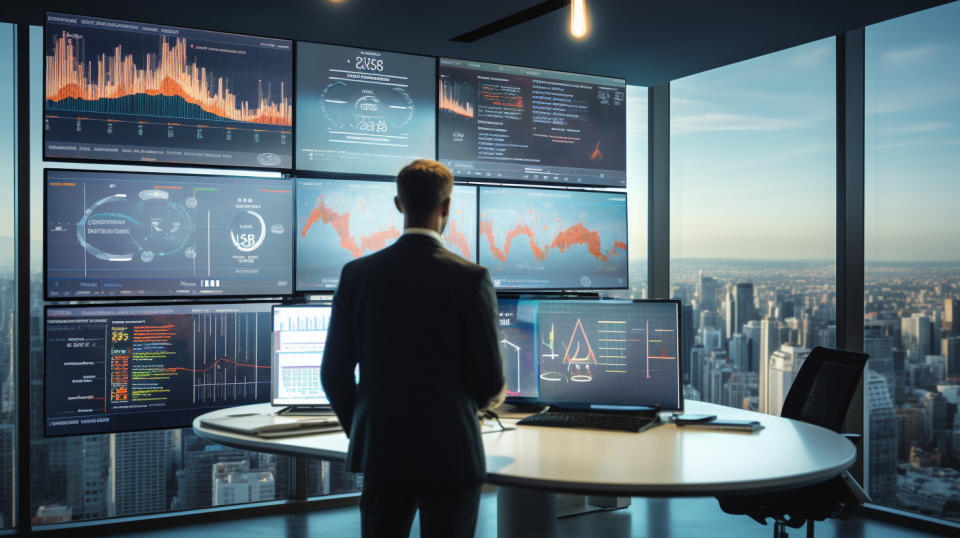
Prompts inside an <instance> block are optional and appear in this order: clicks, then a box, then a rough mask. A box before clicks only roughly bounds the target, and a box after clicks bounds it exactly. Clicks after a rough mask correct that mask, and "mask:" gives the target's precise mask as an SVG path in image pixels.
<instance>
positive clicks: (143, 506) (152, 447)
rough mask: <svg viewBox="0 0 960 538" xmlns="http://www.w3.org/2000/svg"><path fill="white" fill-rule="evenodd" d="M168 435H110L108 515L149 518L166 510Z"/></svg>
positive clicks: (161, 433) (168, 455) (158, 433)
mask: <svg viewBox="0 0 960 538" xmlns="http://www.w3.org/2000/svg"><path fill="white" fill-rule="evenodd" d="M169 457H170V444H169V440H168V434H167V432H166V431H163V430H160V431H143V432H130V433H115V434H111V435H110V458H109V462H110V475H109V480H108V482H107V485H108V487H109V489H108V495H107V511H108V514H109V516H110V517H114V516H123V515H128V514H149V513H152V512H162V511H164V510H166V509H167V482H166V472H164V471H165V470H166V468H167V460H168V458H169Z"/></svg>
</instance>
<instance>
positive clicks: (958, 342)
mask: <svg viewBox="0 0 960 538" xmlns="http://www.w3.org/2000/svg"><path fill="white" fill-rule="evenodd" d="M940 353H941V354H942V355H943V356H944V357H945V358H946V360H947V368H946V370H947V372H946V373H947V381H948V382H952V383H958V382H960V336H951V337H949V338H944V339H943V340H941V350H940Z"/></svg>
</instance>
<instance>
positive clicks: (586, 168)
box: [437, 58, 627, 187]
mask: <svg viewBox="0 0 960 538" xmlns="http://www.w3.org/2000/svg"><path fill="white" fill-rule="evenodd" d="M438 82H439V88H438V94H439V102H438V103H437V109H438V111H439V112H438V114H439V115H438V117H437V136H438V139H437V152H438V154H439V157H438V159H439V160H440V161H441V162H443V163H444V164H446V165H447V166H448V167H449V168H450V169H451V170H452V171H453V173H454V175H455V176H457V177H468V178H484V179H491V180H508V179H510V180H517V181H524V182H536V183H560V184H568V185H601V186H606V187H626V185H627V174H626V169H627V168H626V163H627V160H626V149H627V144H626V126H627V120H626V96H627V94H626V82H625V81H624V80H623V79H616V78H609V77H598V76H593V75H580V74H575V73H562V72H558V71H548V70H545V69H532V68H528V67H515V66H509V65H500V64H491V63H484V62H473V61H466V60H454V59H450V58H440V72H439V79H438Z"/></svg>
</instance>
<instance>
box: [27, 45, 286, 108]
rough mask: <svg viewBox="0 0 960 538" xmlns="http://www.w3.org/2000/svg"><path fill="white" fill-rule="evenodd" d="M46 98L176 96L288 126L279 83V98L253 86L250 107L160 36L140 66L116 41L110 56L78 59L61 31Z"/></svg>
mask: <svg viewBox="0 0 960 538" xmlns="http://www.w3.org/2000/svg"><path fill="white" fill-rule="evenodd" d="M45 68H46V87H45V93H44V95H45V96H46V99H47V100H48V101H52V102H55V103H57V102H61V101H64V100H66V99H77V100H81V101H100V100H112V99H120V98H123V97H128V96H134V95H147V96H164V97H180V98H181V99H183V100H184V101H185V102H186V103H188V104H191V105H195V106H197V107H199V108H200V109H201V110H203V111H204V112H207V113H209V114H212V115H214V116H217V117H219V118H223V119H226V120H232V121H238V122H245V123H258V124H264V125H283V126H290V125H292V111H293V107H292V104H291V101H290V98H289V97H288V96H287V95H286V89H287V88H285V87H284V84H283V82H281V83H280V97H279V99H273V98H272V97H271V96H270V95H269V93H270V92H268V93H267V94H266V95H264V92H263V82H262V81H260V84H259V87H258V94H259V95H258V102H257V103H254V105H253V106H251V104H250V102H248V101H247V100H241V99H239V98H238V97H237V95H236V94H235V93H234V92H233V90H232V89H231V88H230V84H229V80H228V79H227V78H224V77H223V76H218V75H216V74H214V73H212V72H209V71H208V70H207V68H206V67H202V66H198V65H197V63H196V61H193V62H189V61H188V45H187V40H186V39H183V38H167V37H163V38H161V40H160V51H159V54H157V53H148V54H146V55H145V59H144V61H143V65H142V66H138V65H137V64H136V63H135V61H134V54H125V53H124V50H123V48H122V46H121V45H117V46H116V47H114V48H113V50H112V53H111V54H110V55H107V54H105V53H104V54H100V55H99V56H97V57H96V59H95V61H87V62H86V63H84V62H82V61H81V59H80V56H79V47H78V46H77V44H76V43H75V42H74V38H73V37H70V36H69V35H68V34H67V32H65V31H64V32H61V34H60V36H59V37H57V38H56V43H55V46H54V49H53V54H52V55H48V56H47V57H46V66H45Z"/></svg>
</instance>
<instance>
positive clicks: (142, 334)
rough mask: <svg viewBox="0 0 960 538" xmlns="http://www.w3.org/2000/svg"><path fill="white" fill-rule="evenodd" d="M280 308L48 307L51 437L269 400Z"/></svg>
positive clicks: (181, 419) (161, 423)
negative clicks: (273, 332) (274, 315)
mask: <svg viewBox="0 0 960 538" xmlns="http://www.w3.org/2000/svg"><path fill="white" fill-rule="evenodd" d="M271 306H272V305H271V304H266V303H245V304H231V305H188V304H180V305H154V306H103V307H100V306H83V307H69V308H48V309H47V313H46V344H45V348H44V350H45V356H44V376H45V378H44V399H45V402H46V406H45V413H46V417H45V425H46V435H50V436H54V435H74V434H87V433H109V432H119V431H130V430H142V429H144V428H153V429H159V428H183V427H189V426H190V423H191V421H192V420H193V419H194V417H196V416H198V415H200V414H202V413H205V412H207V411H210V410H213V409H219V408H222V407H232V406H235V405H244V404H251V403H261V402H266V401H268V400H269V397H270V371H271V356H270V309H271Z"/></svg>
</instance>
